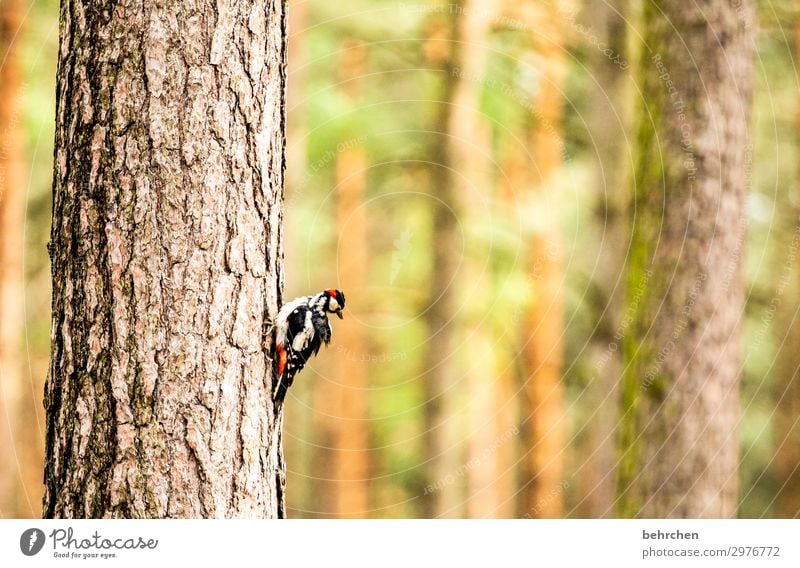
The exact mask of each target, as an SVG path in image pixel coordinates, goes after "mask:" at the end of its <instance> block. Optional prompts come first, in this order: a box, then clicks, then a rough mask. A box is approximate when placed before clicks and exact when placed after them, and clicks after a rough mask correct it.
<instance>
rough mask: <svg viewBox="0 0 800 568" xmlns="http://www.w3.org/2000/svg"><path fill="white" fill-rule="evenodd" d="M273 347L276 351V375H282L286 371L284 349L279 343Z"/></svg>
mask: <svg viewBox="0 0 800 568" xmlns="http://www.w3.org/2000/svg"><path fill="white" fill-rule="evenodd" d="M275 347H276V349H277V350H278V374H279V375H282V374H283V372H284V371H285V370H286V363H287V356H286V348H285V347H284V346H283V345H281V344H280V343H278V344H277V345H276V346H275Z"/></svg>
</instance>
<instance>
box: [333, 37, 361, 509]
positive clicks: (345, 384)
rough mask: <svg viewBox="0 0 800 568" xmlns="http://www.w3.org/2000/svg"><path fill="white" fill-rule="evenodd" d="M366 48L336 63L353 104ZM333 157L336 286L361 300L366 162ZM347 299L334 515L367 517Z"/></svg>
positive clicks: (347, 149)
mask: <svg viewBox="0 0 800 568" xmlns="http://www.w3.org/2000/svg"><path fill="white" fill-rule="evenodd" d="M365 57H366V50H365V48H364V46H363V45H360V44H357V43H354V42H347V43H346V44H345V46H344V47H343V52H342V62H341V65H340V71H339V72H340V74H341V75H340V80H341V83H340V84H341V87H342V89H343V90H344V91H345V94H346V95H347V97H348V98H349V99H350V101H351V102H352V104H353V108H352V109H351V110H355V107H356V106H357V105H358V104H359V103H360V101H359V94H360V88H359V85H360V83H361V82H362V81H363V78H362V76H363V75H364V73H365V62H364V59H365ZM340 144H341V145H342V146H340V152H339V154H338V157H337V161H336V182H337V183H336V190H337V207H336V213H337V221H336V224H337V227H338V230H337V232H336V233H337V234H338V235H339V239H338V244H337V250H336V258H337V260H338V262H337V266H338V267H339V268H338V285H339V288H341V289H342V290H343V291H344V294H345V296H349V298H351V299H356V298H363V297H364V291H365V290H366V289H367V286H366V274H367V263H368V254H367V242H368V241H367V239H368V237H367V217H366V208H365V207H364V206H363V202H364V192H365V189H366V185H367V163H366V156H365V149H364V146H363V145H362V144H361V143H360V142H354V141H347V140H344V141H342V142H341V143H340ZM357 305H358V300H356V301H355V302H354V301H352V300H351V302H350V303H348V308H349V310H348V315H347V316H345V319H344V320H343V321H341V322H337V323H338V325H337V326H336V327H337V329H336V337H335V338H334V344H335V345H337V346H338V345H341V346H343V348H342V349H336V354H335V357H336V365H335V373H334V374H333V376H332V377H331V380H332V383H333V384H332V387H333V389H335V392H334V393H332V394H333V395H334V397H335V398H336V401H337V403H338V406H337V408H336V412H335V420H336V423H335V425H334V429H335V443H334V448H335V452H336V453H335V457H334V459H335V463H336V466H335V474H336V475H335V477H336V479H337V484H336V513H337V515H338V516H339V517H368V516H369V514H368V500H367V491H368V476H369V464H368V461H367V460H368V456H369V454H368V449H369V448H368V446H369V437H368V431H367V426H368V424H369V422H368V421H367V394H368V391H367V373H366V371H367V369H366V366H365V363H364V361H365V357H366V354H367V344H366V341H365V337H364V326H363V324H362V323H361V321H359V319H358V318H357V317H355V315H356V314H355V313H354V312H353V306H357Z"/></svg>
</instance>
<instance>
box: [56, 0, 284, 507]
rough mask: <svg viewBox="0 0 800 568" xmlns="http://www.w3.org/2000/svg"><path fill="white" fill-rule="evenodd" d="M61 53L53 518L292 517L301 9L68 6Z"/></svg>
mask: <svg viewBox="0 0 800 568" xmlns="http://www.w3.org/2000/svg"><path fill="white" fill-rule="evenodd" d="M59 56H60V59H59V68H58V75H57V84H58V89H57V108H56V154H55V172H54V184H53V224H52V231H51V244H50V246H51V256H52V275H53V277H52V283H53V325H52V337H51V364H50V372H49V376H48V379H47V385H46V388H45V404H46V407H47V415H48V421H47V422H48V423H47V440H46V448H47V460H46V466H45V486H46V489H45V498H44V514H45V516H46V517H135V518H140V517H278V516H283V515H284V512H283V501H284V500H283V489H284V487H283V485H284V466H283V463H282V462H283V458H282V450H281V427H280V424H279V422H278V420H277V415H276V412H275V408H274V407H273V405H272V403H271V400H272V397H271V394H270V393H271V389H272V384H273V372H272V368H273V366H272V361H271V358H272V333H271V330H270V327H269V325H268V322H269V321H270V320H272V319H273V318H274V317H275V316H276V314H277V310H278V306H279V305H280V302H281V289H282V272H283V268H282V264H283V250H282V213H283V211H282V194H283V170H284V147H285V136H284V113H285V95H284V93H285V81H286V78H285V64H286V21H285V12H284V4H283V3H279V2H278V3H270V4H268V5H262V4H257V3H255V2H251V1H244V2H239V3H238V4H237V5H236V6H235V8H229V7H226V6H223V5H218V6H211V5H206V6H204V7H201V8H197V9H194V10H186V9H185V7H184V6H183V5H179V4H170V3H168V4H165V5H155V4H152V3H151V4H148V5H147V6H145V5H142V4H128V5H125V6H124V7H123V6H121V5H119V4H117V3H115V2H109V1H104V0H97V1H94V2H92V3H91V4H85V3H83V2H81V1H80V0H78V1H73V2H65V3H63V5H62V10H61V43H60V51H59ZM265 333H268V335H265Z"/></svg>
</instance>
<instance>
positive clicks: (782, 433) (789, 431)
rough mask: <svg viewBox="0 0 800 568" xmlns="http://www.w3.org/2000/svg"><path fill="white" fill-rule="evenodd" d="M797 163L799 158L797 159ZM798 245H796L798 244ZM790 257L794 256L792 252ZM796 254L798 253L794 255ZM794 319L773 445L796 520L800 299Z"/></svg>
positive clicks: (798, 211)
mask: <svg viewBox="0 0 800 568" xmlns="http://www.w3.org/2000/svg"><path fill="white" fill-rule="evenodd" d="M794 53H795V58H796V59H795V61H797V60H798V59H800V23H798V24H795V28H794ZM795 125H796V128H795V148H796V150H795V156H796V157H797V156H800V98H798V108H797V111H796V115H795ZM795 162H796V163H797V159H795ZM795 185H796V188H795V191H794V196H795V198H794V200H790V201H789V202H790V203H792V202H794V203H797V200H798V199H799V198H800V167H798V172H797V179H796V181H795ZM792 209H793V211H792V213H793V216H792V224H791V227H792V228H793V244H795V243H794V239H796V236H797V231H798V230H800V208H799V207H796V206H795V207H793V208H792ZM795 246H796V245H795ZM789 254H792V253H791V252H790V253H789ZM794 254H796V251H795V253H794ZM794 271H795V272H794V273H795V282H794V284H795V286H794V291H795V294H797V293H798V292H800V269H799V268H798V267H796V266H795V267H794ZM791 305H792V307H793V308H794V310H793V320H792V321H791V323H790V324H789V325H790V327H789V329H788V330H787V332H786V336H785V342H784V343H783V345H782V348H781V350H780V353H779V357H780V364H779V366H778V369H779V375H778V376H779V377H780V380H778V382H777V384H776V385H775V424H774V427H773V428H774V440H775V441H774V445H775V464H774V466H773V470H774V474H775V483H776V487H777V491H778V495H777V498H776V500H775V512H774V516H775V517H778V518H782V519H793V518H797V517H798V516H800V350H798V349H797V346H798V345H800V321H798V319H799V318H800V313H799V312H800V300H798V299H797V298H796V299H795V301H794V302H793V303H792V304H791Z"/></svg>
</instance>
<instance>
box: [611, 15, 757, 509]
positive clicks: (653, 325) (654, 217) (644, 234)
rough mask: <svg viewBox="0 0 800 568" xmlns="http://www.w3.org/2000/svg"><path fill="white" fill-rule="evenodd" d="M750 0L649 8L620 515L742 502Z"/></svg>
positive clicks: (630, 281) (624, 391)
mask: <svg viewBox="0 0 800 568" xmlns="http://www.w3.org/2000/svg"><path fill="white" fill-rule="evenodd" d="M753 25H754V2H752V0H745V1H743V2H739V1H737V2H734V1H732V0H702V1H698V2H696V3H691V4H683V3H664V2H659V3H655V2H652V1H648V2H646V3H645V6H644V13H643V21H642V26H641V27H640V29H641V30H642V34H643V42H644V46H643V52H642V55H641V60H640V62H639V68H638V69H637V71H636V72H637V74H638V82H639V89H640V90H641V95H640V97H641V105H642V108H641V109H640V114H639V118H638V120H639V126H638V133H637V139H636V140H637V145H638V157H637V163H636V171H635V177H634V188H635V199H634V204H633V210H632V216H633V237H632V249H631V253H630V256H629V261H628V267H627V278H628V290H627V294H628V299H627V309H629V310H631V311H632V312H633V313H634V314H635V315H634V316H633V324H632V327H631V331H630V333H629V334H628V335H627V336H626V338H625V340H624V348H623V352H624V366H625V374H624V377H623V384H622V400H623V406H622V416H621V437H620V445H621V448H620V449H621V452H622V458H621V460H622V461H621V463H620V471H619V487H618V491H619V497H618V499H619V500H618V504H619V513H620V515H622V516H626V517H627V516H637V515H640V516H644V517H732V516H734V515H735V514H736V503H737V468H738V463H739V459H738V438H737V435H736V429H737V426H738V419H739V395H738V390H739V375H740V368H739V365H740V353H739V351H740V328H741V322H742V315H743V309H744V293H743V292H744V286H743V278H742V273H741V258H742V254H743V244H744V230H743V228H744V222H745V219H744V198H745V187H746V179H747V175H746V163H745V162H746V158H745V155H746V154H745V153H746V146H747V143H748V115H749V108H750V92H751V82H752V77H751V74H752V69H751V67H752V66H751V59H752V55H753V41H754V37H753Z"/></svg>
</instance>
